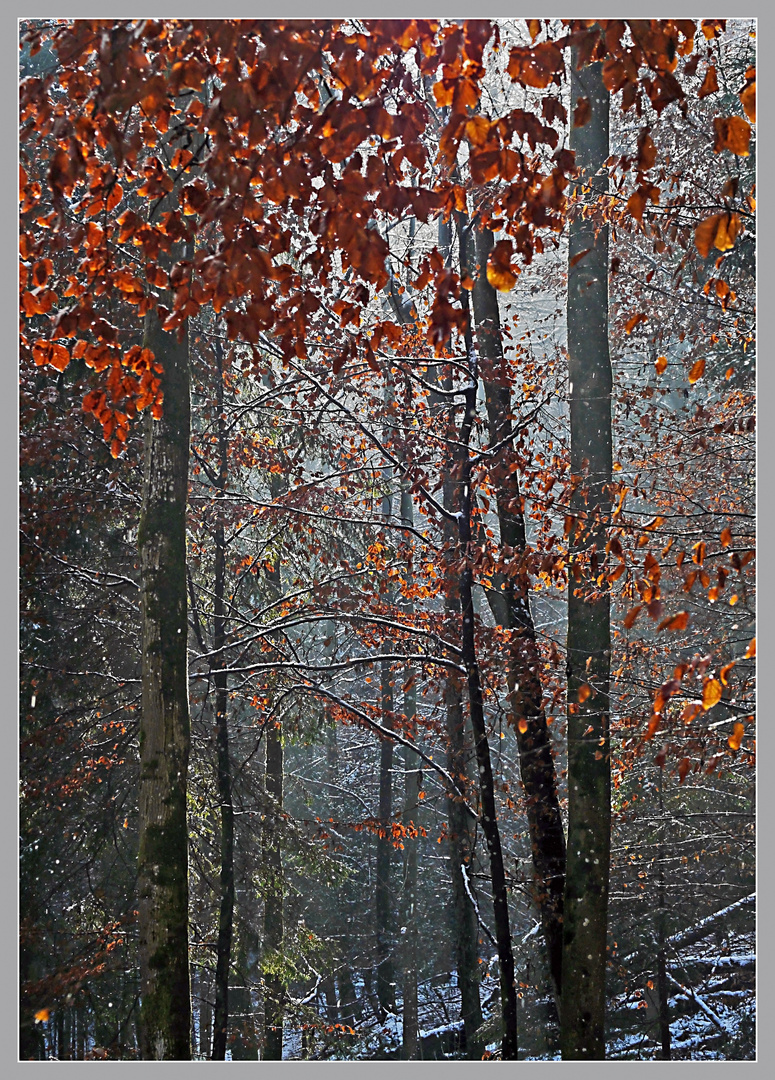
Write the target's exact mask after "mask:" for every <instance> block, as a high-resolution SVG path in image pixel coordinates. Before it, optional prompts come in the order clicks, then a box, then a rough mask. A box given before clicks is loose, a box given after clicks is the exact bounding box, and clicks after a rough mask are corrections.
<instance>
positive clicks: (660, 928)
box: [657, 767, 672, 1061]
mask: <svg viewBox="0 0 775 1080" xmlns="http://www.w3.org/2000/svg"><path fill="white" fill-rule="evenodd" d="M664 783H665V770H664V768H663V767H660V770H659V817H660V821H659V843H658V844H657V889H658V893H657V895H658V901H657V995H658V1003H659V1041H660V1045H661V1052H662V1060H663V1061H670V1058H671V1056H672V1048H671V1039H670V1004H669V993H668V986H667V955H666V949H665V946H666V942H667V910H666V905H665V849H664V846H663V841H664V836H665V824H666V822H665V805H664V800H663V798H662V790H663V787H664Z"/></svg>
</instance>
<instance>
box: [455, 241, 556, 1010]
mask: <svg viewBox="0 0 775 1080" xmlns="http://www.w3.org/2000/svg"><path fill="white" fill-rule="evenodd" d="M492 247H493V235H492V232H491V231H490V230H489V229H482V228H479V229H477V230H476V233H475V250H476V263H477V273H476V275H475V284H474V289H473V303H474V318H475V321H476V341H477V346H478V349H479V356H480V359H481V365H482V367H481V374H482V382H483V384H484V390H485V400H486V404H487V417H488V421H489V436H490V443H491V444H495V443H497V442H498V441H500V440H501V439H504V438H506V436H507V435H509V433H510V431H511V427H512V421H511V420H510V419H509V418H510V416H511V414H512V409H511V390H510V387H509V385H508V382H507V380H505V379H504V378H503V377H502V366H503V341H502V336H501V324H500V313H499V311H498V297H497V293H496V292H495V289H493V287H492V285H490V283H489V281H488V280H487V257H488V255H489V253H490V251H491V250H492ZM517 461H518V459H517V455H516V454H515V452H514V450H513V446H512V444H509V445H507V446H505V447H504V448H503V449H502V450H501V451H500V453H499V455H498V459H497V465H493V466H491V468H490V477H491V480H492V483H493V485H494V487H495V490H496V502H497V508H498V525H499V529H500V543H501V549H502V552H503V554H504V555H507V556H508V557H510V558H512V559H513V558H514V557H518V556H520V555H524V553H525V549H526V534H525V515H524V506H523V499H522V494H521V492H520V488H519V472H518V470H517ZM487 599H488V601H489V604H490V608H491V610H492V613H493V616H494V617H495V620H496V621H497V622H498V623H500V625H501V626H505V627H507V628H508V629H509V630H511V631H512V640H511V647H510V651H509V655H508V671H507V682H508V689H509V705H510V709H511V725H512V727H513V728H514V731H515V733H516V737H517V748H518V751H519V771H520V776H521V779H522V786H523V788H524V792H525V800H526V807H527V820H528V828H529V831H530V848H531V854H532V860H533V899H534V901H535V903H536V906H537V907H538V910H539V912H540V915H541V926H542V930H543V936H544V942H545V944H546V953H547V958H548V961H549V970H550V973H551V977H552V982H553V985H554V992H555V999H556V1001H557V1003H558V1005H559V1001H560V992H561V986H562V904H563V891H564V888H565V834H564V832H563V826H562V814H561V813H560V802H559V798H558V795H557V777H556V773H555V768H554V758H553V757H552V743H551V738H550V736H549V728H548V727H547V723H546V714H545V712H544V708H543V703H542V687H541V680H540V678H539V676H538V672H539V671H540V670H541V657H540V655H539V652H538V645H537V641H536V632H535V625H534V623H533V616H532V613H531V611H530V602H529V581H528V575H527V571H526V569H525V567H524V564H523V567H522V569H521V571H520V572H519V573H510V574H508V575H506V574H500V573H498V574H495V575H493V588H492V589H488V590H487Z"/></svg>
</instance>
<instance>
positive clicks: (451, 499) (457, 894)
mask: <svg viewBox="0 0 775 1080" xmlns="http://www.w3.org/2000/svg"><path fill="white" fill-rule="evenodd" d="M451 245H452V228H451V225H450V224H449V222H440V223H439V250H440V251H442V252H445V253H447V254H449V251H450V249H451ZM442 388H443V389H444V390H447V391H449V390H451V389H452V377H451V374H450V373H449V372H447V374H445V375H444V377H443V379H442ZM431 402H432V404H433V405H434V406H435V407H436V408H438V409H442V408H447V406H446V403H445V399H444V398H438V399H434V398H433V396H432V397H431ZM446 441H447V445H448V447H450V448H451V447H453V446H454V445H455V443H456V441H457V428H456V425H455V421H454V418H453V417H452V416H451V415H450V417H449V421H448V425H447V436H446ZM455 457H456V455H455V452H454V451H453V450H451V449H450V450H449V451H448V452H447V453H446V455H445V461H444V465H443V470H444V475H443V483H442V498H443V500H444V509H445V510H448V511H450V512H452V513H454V512H456V511H457V509H458V502H459V500H458V489H459V482H458V481H457V480H456V478H455V477H454V476H453V471H454V464H455ZM455 547H456V536H455V528H454V526H453V524H452V523H451V522H450V521H446V520H445V522H444V548H445V552H446V556H445V558H446V562H447V564H450V563H452V562H453V561H454V559H455ZM444 613H445V616H446V618H445V622H446V625H447V626H448V627H449V628H450V631H449V632H450V633H451V634H452V636H453V637H454V635H455V634H456V633H457V628H458V627H459V625H460V594H459V592H458V589H457V584H456V582H455V580H454V577H453V573H452V571H451V569H448V570H447V573H446V588H445V592H444ZM444 714H445V729H446V736H447V770H448V772H449V774H450V776H452V778H453V779H454V781H455V783H456V784H457V786H458V788H459V789H460V790H461V791H467V790H468V789H469V787H470V783H471V778H470V776H469V759H470V757H471V754H472V748H471V745H470V742H469V738H468V736H467V732H466V716H465V710H464V708H463V687H462V682H461V678H460V676H459V675H458V674H457V673H456V672H452V671H449V672H447V674H446V677H445V681H444ZM447 816H448V822H449V832H448V844H449V847H448V850H449V862H450V875H451V879H452V935H453V942H454V956H455V966H456V968H457V981H458V987H459V990H460V1015H461V1019H462V1021H463V1034H464V1038H465V1045H466V1055H467V1056H468V1057H471V1058H480V1057H481V1052H482V1050H483V1049H484V1047H483V1046H481V1047H480V1046H479V1044H478V1043H477V1041H476V1037H475V1032H476V1031H477V1029H478V1028H480V1027H481V1026H482V1005H481V1001H480V999H479V985H480V983H479V949H478V940H479V927H478V923H477V917H476V909H475V907H474V904H473V900H472V896H471V891H470V888H469V887H467V881H468V877H467V875H468V873H469V871H471V870H472V868H473V861H474V847H475V833H474V829H473V827H472V823H471V818H470V816H469V814H468V813H467V811H466V809H465V807H464V805H463V801H462V799H461V797H460V796H458V795H456V794H455V793H454V792H452V791H450V792H448V794H447Z"/></svg>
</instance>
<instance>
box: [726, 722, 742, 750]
mask: <svg viewBox="0 0 775 1080" xmlns="http://www.w3.org/2000/svg"><path fill="white" fill-rule="evenodd" d="M744 733H745V728H744V727H743V725H742V724H741V723H740V722H739V721H738V723H736V724H735V726H734V728H733V729H732V734H731V735H730V736H729V738H728V739H727V742H728V743H729V746H730V748H731V749H732V750H739V749H740V744H741V743H742V741H743V735H744Z"/></svg>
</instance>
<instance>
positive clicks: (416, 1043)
mask: <svg viewBox="0 0 775 1080" xmlns="http://www.w3.org/2000/svg"><path fill="white" fill-rule="evenodd" d="M401 521H402V523H403V524H404V525H409V526H411V525H413V524H414V512H413V506H412V495H411V492H410V491H409V483H408V481H406V480H403V481H402V483H401ZM407 536H408V534H407ZM410 566H411V562H410ZM408 577H409V574H407V578H408ZM405 608H406V611H407V613H411V612H412V611H413V610H414V605H413V603H412V601H411V599H410V600H408V601H407V602H406V605H405ZM414 681H415V673H414V671H413V670H412V669H411V668H408V669H407V671H406V684H405V687H406V688H405V690H404V715H405V717H406V723H407V728H406V734H407V736H408V737H409V738H410V739H411V740H412V742H415V741H416V739H417V724H416V722H415V721H416V716H417V691H416V690H415V687H414ZM403 756H404V811H403V815H402V817H403V825H404V829H405V830H407V831H405V833H404V841H403V842H404V893H403V926H402V930H401V941H402V950H401V952H402V960H403V992H404V1023H403V1045H402V1055H401V1056H402V1057H403V1058H404V1060H406V1061H414V1060H416V1059H417V1058H418V1057H419V1054H420V1025H419V1016H418V1001H417V957H418V947H417V946H418V937H419V934H418V928H417V837H416V836H409V834H408V830H409V829H411V828H413V827H415V826H416V823H417V819H418V816H419V810H420V789H421V788H422V771H421V767H420V758H419V757H418V756H417V754H415V753H414V751H412V750H410V749H409V747H407V746H405V747H404V755H403Z"/></svg>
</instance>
